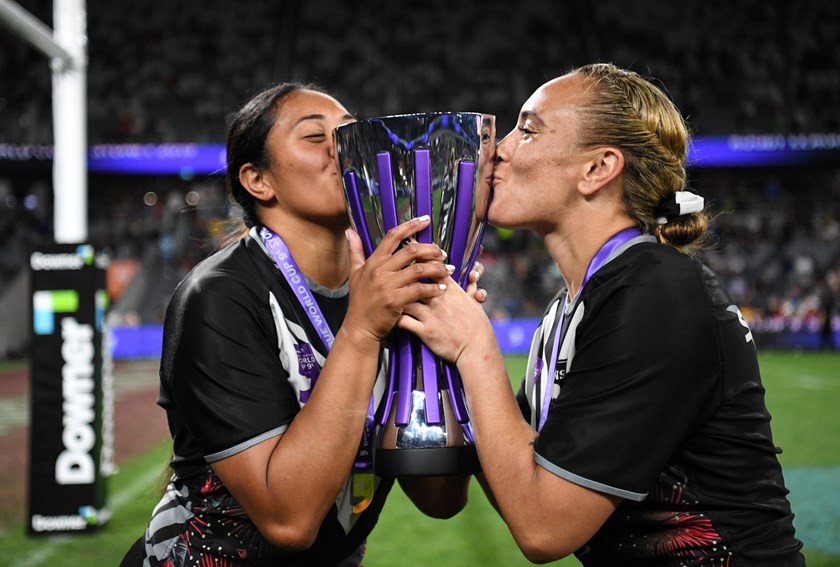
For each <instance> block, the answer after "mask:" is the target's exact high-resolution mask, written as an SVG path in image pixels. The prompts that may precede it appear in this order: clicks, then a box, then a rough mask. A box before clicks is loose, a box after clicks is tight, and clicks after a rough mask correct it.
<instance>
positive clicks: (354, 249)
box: [344, 228, 365, 274]
mask: <svg viewBox="0 0 840 567" xmlns="http://www.w3.org/2000/svg"><path fill="white" fill-rule="evenodd" d="M344 235H345V236H346V237H347V246H348V249H349V256H350V273H351V274H352V273H353V272H355V271H356V270H358V269H359V268H361V267H362V266H363V265H364V263H365V251H364V248H363V247H362V239H361V238H360V237H359V234H358V233H357V232H356V231H355V230H353V229H352V228H348V229H347V230H345V231H344Z"/></svg>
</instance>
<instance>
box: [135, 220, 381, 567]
mask: <svg viewBox="0 0 840 567" xmlns="http://www.w3.org/2000/svg"><path fill="white" fill-rule="evenodd" d="M309 283H310V287H311V288H312V292H313V295H314V296H315V298H316V301H317V302H318V305H319V307H320V308H321V310H322V312H323V314H324V317H325V318H326V320H327V322H328V324H329V326H330V328H331V329H332V330H333V333H335V332H337V330H338V327H339V325H340V324H341V321H342V320H343V318H344V315H345V313H346V311H347V305H348V297H347V285H346V284H345V286H344V287H343V288H341V289H339V290H328V289H325V288H321V287H320V286H317V285H314V284H312V282H309ZM326 356H327V349H326V347H325V346H324V344H323V342H322V341H321V339H320V337H319V335H318V332H317V330H316V329H315V327H314V326H313V325H312V323H311V322H310V320H309V318H308V317H307V315H306V313H305V312H304V311H303V308H302V307H301V305H300V303H299V302H298V299H297V297H296V296H295V295H294V293H293V292H292V290H291V289H290V288H289V285H288V283H287V282H286V280H285V278H284V277H283V275H282V273H281V272H280V270H279V269H278V268H277V267H276V266H275V264H274V262H273V260H272V259H271V258H270V257H269V255H268V253H267V252H266V250H265V248H264V246H263V244H262V242H261V241H260V240H259V236H257V232H256V230H253V229H252V231H251V232H250V233H249V234H248V235H247V236H246V237H244V238H243V239H241V240H240V241H239V242H237V243H235V244H233V245H231V246H229V247H228V248H226V249H224V250H222V251H220V252H218V253H216V254H214V255H213V256H211V257H210V258H208V259H207V260H205V261H203V262H201V263H200V264H199V265H198V266H196V267H195V268H194V269H193V271H192V272H191V273H190V274H189V275H188V276H187V277H186V278H185V279H184V281H183V282H181V284H180V285H179V286H178V288H177V289H176V291H175V293H174V295H173V297H172V299H171V301H170V303H169V307H168V308H167V313H166V320H165V323H164V345H163V355H162V360H161V370H160V378H161V387H160V396H159V399H158V403H159V405H160V406H161V407H163V408H164V409H165V410H166V414H167V419H168V421H169V428H170V431H171V433H172V438H173V453H174V454H173V458H172V461H171V465H172V468H173V470H174V475H173V477H172V481H171V482H170V484H169V486H168V489H167V493H166V495H165V496H164V498H163V499H162V500H161V502H160V504H159V505H158V507H157V508H156V509H155V511H154V513H153V517H152V521H151V524H150V526H149V529H148V530H147V532H146V551H147V554H148V555H149V557H150V559H149V564H151V565H157V564H161V565H166V566H167V567H170V566H172V567H174V566H181V565H194V564H201V565H203V564H204V563H203V562H202V563H196V561H197V560H199V559H202V560H203V561H204V560H206V561H208V563H207V564H208V565H209V564H216V563H214V562H213V561H214V560H216V559H218V560H219V561H220V562H221V563H219V564H225V565H240V564H242V565H272V566H280V565H283V566H285V565H335V564H338V563H339V562H341V561H342V560H344V559H345V558H347V557H349V556H353V555H358V550H359V549H360V547H361V546H362V545H363V544H364V541H365V538H366V537H367V535H368V534H369V533H370V531H371V530H372V529H373V526H374V524H375V523H376V520H377V518H378V516H379V512H380V511H381V509H382V505H383V504H384V500H385V496H386V495H387V493H388V491H389V490H390V488H391V485H392V482H393V481H391V480H383V479H378V478H377V479H376V481H375V482H376V484H375V486H376V492H375V496H374V499H373V502H372V503H371V505H370V506H369V507H368V508H367V509H366V510H365V511H363V512H362V513H361V514H354V513H353V512H352V501H351V490H350V481H351V475H350V473H351V471H350V470H348V471H347V472H348V480H347V483H345V487H344V489H343V490H342V492H341V493H340V494H339V496H338V498H337V500H336V503H335V504H334V505H333V507H332V509H331V510H330V511H329V512H328V513H327V516H326V518H325V519H324V521H323V523H322V525H321V528H320V531H319V532H318V536H317V539H316V541H315V543H314V545H313V546H312V547H311V548H310V549H308V550H306V551H300V552H291V551H284V550H281V549H279V548H277V547H274V546H272V545H271V544H269V543H268V542H267V541H266V540H265V539H264V538H263V537H262V536H261V534H260V533H259V532H258V531H257V530H256V528H255V526H254V525H253V523H251V521H250V519H249V518H248V517H247V516H246V515H245V514H244V512H243V511H242V509H241V507H240V506H239V505H238V504H237V502H236V501H235V499H234V498H233V497H232V496H231V495H230V493H229V492H228V491H227V489H226V488H225V486H224V485H223V484H222V483H221V481H220V480H219V479H218V477H217V476H216V475H215V474H214V473H213V471H212V469H211V468H210V466H209V463H213V462H215V461H218V460H221V459H224V458H226V457H229V456H231V455H235V454H237V453H239V452H241V451H244V450H245V449H247V448H249V447H252V446H254V445H256V444H257V443H260V442H261V441H264V440H266V439H269V438H271V437H274V436H277V435H280V434H282V433H283V432H285V431H286V429H287V428H288V427H289V424H290V423H291V422H292V420H293V419H294V418H295V415H296V414H297V413H298V411H300V408H301V407H302V406H303V405H304V404H305V403H306V401H307V400H308V397H309V393H310V391H311V388H312V384H313V379H314V378H317V375H318V373H319V372H320V368H321V367H322V366H323V364H324V361H325V359H326ZM384 379H385V372H384V369H383V368H382V367H380V371H379V375H378V377H377V381H376V387H375V389H374V393H375V396H377V399H378V397H380V396H381V395H382V392H383V391H384ZM360 437H361V432H360ZM289 490H295V487H294V486H289Z"/></svg>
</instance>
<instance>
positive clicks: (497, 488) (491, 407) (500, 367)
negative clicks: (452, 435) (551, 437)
mask: <svg viewBox="0 0 840 567" xmlns="http://www.w3.org/2000/svg"><path fill="white" fill-rule="evenodd" d="M458 371H459V372H460V374H461V377H462V380H463V382H464V388H465V391H466V395H467V403H468V405H469V412H470V421H471V423H472V424H473V432H474V434H475V440H476V447H477V449H478V454H479V458H480V460H481V463H482V474H483V475H484V477H485V480H486V483H487V485H488V486H489V487H490V489H491V490H492V492H493V494H494V498H495V500H496V505H497V507H498V509H499V510H500V512H501V513H502V515H503V516H504V517H505V519H506V520H507V519H508V517H510V516H511V515H512V514H515V513H517V512H518V511H519V510H520V509H522V508H526V509H527V508H528V506H527V504H526V503H523V501H522V498H523V497H525V498H528V496H529V493H530V491H531V489H532V486H531V480H532V479H533V476H534V473H535V469H536V467H537V465H536V464H535V462H534V450H533V445H532V442H533V440H534V438H536V436H537V434H536V432H535V431H534V430H533V429H532V428H531V427H530V425H529V424H528V423H527V422H526V421H525V420H524V419H523V418H522V414H521V413H520V411H519V407H518V406H517V404H516V401H515V398H514V397H513V393H512V391H511V387H510V380H509V378H508V375H507V370H506V368H505V365H504V358H503V357H502V354H501V352H500V351H499V349H498V345H497V344H496V343H495V341H493V342H489V341H488V342H487V344H486V345H485V346H484V347H482V348H480V349H478V350H477V351H476V352H475V353H474V354H473V355H467V356H463V357H461V359H460V360H459V361H458Z"/></svg>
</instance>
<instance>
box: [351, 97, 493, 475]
mask: <svg viewBox="0 0 840 567" xmlns="http://www.w3.org/2000/svg"><path fill="white" fill-rule="evenodd" d="M495 135H496V132H495V117H494V116H492V115H488V114H477V113H468V112H453V113H425V114H406V115H399V116H386V117H380V118H371V119H368V120H361V121H358V122H354V123H350V124H345V125H343V126H339V127H338V128H337V129H336V131H335V136H336V148H337V159H338V164H339V171H340V172H341V174H342V180H343V183H344V191H345V196H346V198H347V203H348V207H349V210H350V216H351V221H352V224H353V228H354V229H355V230H356V232H358V233H359V236H360V237H361V239H362V244H363V246H364V250H365V254H366V255H368V256H369V255H370V254H371V253H372V252H373V250H374V248H376V246H377V245H378V244H379V242H380V241H381V240H382V238H383V236H384V235H385V233H386V232H387V231H388V230H390V229H391V228H393V227H395V226H397V225H398V224H400V223H402V222H405V221H407V220H409V219H411V218H413V217H417V216H421V215H430V216H431V218H432V222H431V224H430V225H429V226H428V227H427V228H426V229H424V230H422V231H421V232H419V233H418V234H416V235H415V238H416V239H417V240H418V241H419V242H424V243H435V244H437V245H438V246H440V247H441V248H442V249H443V250H444V251H446V253H447V254H448V259H447V262H448V263H450V264H453V265H454V266H455V272H454V273H453V274H452V277H453V279H455V281H457V282H458V283H459V284H460V285H461V286H462V287H464V288H466V286H467V278H468V275H469V273H470V270H471V269H472V267H473V264H474V263H475V258H476V255H477V253H478V249H479V244H480V242H481V238H482V236H483V233H484V227H485V226H486V212H487V208H488V206H489V204H490V198H491V191H492V187H491V186H490V182H489V179H490V177H491V174H492V167H493V163H492V160H493V155H494V153H495V143H496V138H495ZM465 332H466V330H465ZM389 351H390V354H389V373H388V383H387V386H386V389H385V395H384V396H383V398H382V401H381V402H380V405H379V407H378V409H377V412H376V420H377V423H378V424H379V425H380V427H379V434H378V439H377V443H376V446H375V449H374V457H373V463H374V464H373V468H374V472H375V474H377V475H378V476H384V477H396V476H441V475H457V474H472V473H475V472H478V471H479V470H480V465H479V463H478V456H477V453H476V450H475V445H474V444H473V436H472V430H471V426H470V422H469V415H468V413H467V407H466V404H465V402H464V391H463V386H462V384H461V379H460V376H459V375H458V372H457V370H456V369H455V367H454V366H452V365H450V364H448V363H446V362H445V361H443V360H441V359H439V358H438V357H436V356H435V355H434V354H432V352H431V351H430V350H429V349H428V347H426V345H424V344H423V343H422V342H421V341H420V340H419V339H418V338H417V337H416V336H414V335H412V334H410V333H407V332H405V331H402V330H399V329H395V330H394V332H393V333H392V334H391V337H390V342H389Z"/></svg>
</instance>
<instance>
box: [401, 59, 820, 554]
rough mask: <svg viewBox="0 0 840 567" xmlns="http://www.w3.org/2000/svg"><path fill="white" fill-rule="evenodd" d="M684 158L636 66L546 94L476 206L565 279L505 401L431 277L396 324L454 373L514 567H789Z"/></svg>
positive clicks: (752, 391)
mask: <svg viewBox="0 0 840 567" xmlns="http://www.w3.org/2000/svg"><path fill="white" fill-rule="evenodd" d="M687 149H688V131H687V128H686V126H685V124H684V121H683V119H682V117H681V116H680V113H679V111H678V110H677V109H676V108H675V106H674V105H673V103H672V102H671V101H670V100H669V99H668V97H667V96H666V95H665V94H664V92H662V91H661V90H660V89H659V88H657V87H656V86H654V85H653V84H652V83H650V82H649V81H647V80H645V79H643V78H642V77H640V76H639V75H637V74H636V73H633V72H629V71H625V70H622V69H618V68H617V67H615V66H613V65H610V64H596V65H588V66H585V67H582V68H579V69H576V70H574V71H572V72H570V73H568V74H566V75H564V76H562V77H559V78H557V79H554V80H552V81H549V82H547V83H546V84H544V85H543V86H541V87H540V88H539V89H537V91H536V92H535V93H534V94H533V95H532V96H531V97H530V98H529V99H528V101H526V102H525V104H524V106H523V107H522V111H521V113H520V115H519V120H518V124H517V126H516V128H515V129H514V130H513V131H512V132H511V133H509V134H508V135H507V136H506V137H505V138H504V139H503V140H502V141H501V143H500V144H499V145H498V146H497V156H496V169H495V172H494V180H493V188H494V198H493V201H492V204H491V205H490V210H489V212H488V218H489V220H490V222H491V223H493V224H496V225H498V226H502V227H506V228H525V229H529V230H532V231H534V232H535V233H536V234H537V235H538V236H539V237H540V238H541V239H542V240H543V242H544V243H545V246H546V249H547V250H548V252H549V254H550V255H551V257H552V259H553V260H554V261H555V262H556V263H557V266H558V268H559V269H560V272H561V273H562V275H563V279H564V281H565V287H564V288H563V289H561V290H560V292H559V293H558V294H557V296H556V297H555V299H554V300H553V301H552V302H551V303H550V304H549V306H548V308H547V310H546V312H545V315H544V317H543V319H542V323H541V325H540V326H539V328H538V329H537V331H536V334H535V336H534V339H533V343H532V346H531V353H530V358H529V362H528V367H527V371H526V374H525V377H524V380H523V382H522V387H521V388H520V390H519V393H518V394H517V395H516V396H514V395H513V392H512V391H511V389H510V383H509V381H508V376H507V374H506V371H505V366H504V362H503V359H502V355H501V353H500V352H499V347H498V344H497V342H496V340H495V337H494V336H493V331H492V328H491V326H490V323H489V321H488V320H487V317H486V316H485V314H484V312H483V311H482V309H481V308H480V306H478V305H477V304H476V303H475V302H474V301H472V300H471V299H470V298H469V297H467V296H466V295H465V294H463V293H460V292H459V291H458V289H457V286H453V285H451V281H450V280H449V279H445V280H443V281H444V282H446V283H450V285H449V286H448V287H447V289H446V291H445V292H444V293H443V294H442V295H441V296H439V297H435V298H432V299H430V300H427V301H424V302H419V303H416V304H412V305H410V306H408V307H406V309H405V310H404V315H403V316H402V317H401V319H400V322H399V326H400V327H402V328H404V329H407V330H408V331H411V332H414V333H415V334H417V335H419V336H420V337H421V338H422V339H423V341H424V342H425V343H426V344H427V345H429V346H430V347H432V349H433V350H434V351H435V352H436V353H437V354H438V355H440V356H443V357H444V358H446V359H448V360H450V361H452V362H455V363H456V365H457V368H458V370H459V372H460V374H461V377H462V379H463V381H464V387H465V390H466V395H467V401H468V403H469V408H470V415H471V423H472V425H473V428H474V434H475V442H476V447H477V449H478V454H479V458H480V460H481V465H482V471H483V473H484V475H485V477H486V486H487V487H488V488H489V491H490V493H491V495H492V497H493V498H494V500H495V503H496V504H497V506H498V509H499V511H500V513H501V515H502V516H503V517H504V519H505V521H506V522H507V524H508V526H509V528H510V530H511V532H512V534H513V536H514V538H515V539H516V541H517V543H518V544H519V546H520V548H521V549H522V551H523V552H524V553H525V555H526V556H527V557H528V558H529V559H531V560H532V561H539V562H544V561H549V560H553V559H558V558H560V557H563V556H566V555H568V554H570V553H575V554H576V555H577V557H578V559H579V560H580V561H581V562H582V563H583V564H584V565H587V566H589V565H597V566H615V565H645V566H648V565H663V566H664V565H667V566H674V567H676V566H681V565H686V566H688V565H696V566H699V565H729V566H735V565H739V566H743V565H779V566H782V565H784V566H793V565H803V564H804V561H803V558H802V555H801V553H800V549H801V547H802V544H801V543H800V542H799V541H798V540H797V539H796V538H795V534H794V528H793V524H792V517H793V515H792V513H791V509H790V504H789V503H788V500H787V490H786V489H785V485H784V480H783V477H782V471H781V468H780V466H779V461H778V459H777V453H778V452H779V450H778V449H777V448H776V446H775V445H774V444H773V439H772V435H771V431H770V415H769V413H768V412H767V408H766V407H765V403H764V389H763V387H762V385H761V376H760V373H759V368H758V361H757V357H756V351H755V345H754V343H753V341H752V334H751V333H750V329H749V328H748V327H747V324H746V322H745V321H744V318H743V317H742V316H741V314H740V312H739V310H738V308H737V306H736V305H735V304H734V303H733V301H732V299H731V297H730V296H729V293H728V292H727V291H726V290H725V289H724V287H723V285H722V284H721V282H720V280H719V279H718V278H717V276H716V275H715V274H714V273H712V272H711V271H710V270H709V269H708V268H707V267H705V266H704V265H702V264H701V263H700V262H699V261H698V260H697V259H696V258H694V257H693V256H692V252H693V251H694V250H696V249H698V247H699V246H700V244H701V243H702V241H703V239H704V236H705V234H706V230H707V224H708V220H707V214H706V212H705V205H704V203H703V199H702V197H700V196H699V195H696V194H694V193H691V192H689V191H686V190H685V182H686V178H685V162H686V154H687ZM464 329H469V330H470V332H468V333H465V332H463V330H464Z"/></svg>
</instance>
